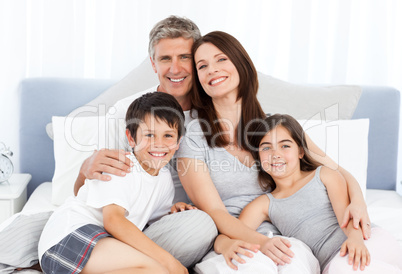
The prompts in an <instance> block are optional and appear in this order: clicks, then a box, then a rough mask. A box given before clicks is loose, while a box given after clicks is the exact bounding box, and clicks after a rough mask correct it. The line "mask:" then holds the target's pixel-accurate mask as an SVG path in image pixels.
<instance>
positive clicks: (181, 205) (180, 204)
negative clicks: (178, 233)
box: [170, 202, 197, 213]
mask: <svg viewBox="0 0 402 274" xmlns="http://www.w3.org/2000/svg"><path fill="white" fill-rule="evenodd" d="M191 209H197V208H196V207H195V206H193V205H190V204H186V203H183V202H177V203H175V204H174V205H172V207H171V208H170V213H176V212H182V211H185V210H191Z"/></svg>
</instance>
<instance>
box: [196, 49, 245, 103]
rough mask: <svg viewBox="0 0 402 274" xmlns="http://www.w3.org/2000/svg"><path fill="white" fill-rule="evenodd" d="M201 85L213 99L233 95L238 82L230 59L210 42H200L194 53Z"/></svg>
mask: <svg viewBox="0 0 402 274" xmlns="http://www.w3.org/2000/svg"><path fill="white" fill-rule="evenodd" d="M194 60H195V64H196V65H195V66H196V71H197V73H198V78H199V80H200V83H201V86H202V87H203V89H204V90H205V92H206V93H207V94H208V95H209V96H211V97H212V98H213V99H219V98H225V97H229V96H235V97H234V98H237V93H238V87H239V83H240V77H239V73H238V72H237V69H236V67H235V66H234V65H233V63H232V61H230V59H229V58H228V57H227V56H226V54H224V53H223V52H222V51H221V50H220V49H218V48H217V47H216V46H214V45H213V44H211V43H205V44H202V45H201V46H200V47H199V48H198V49H197V51H196V52H195V55H194Z"/></svg>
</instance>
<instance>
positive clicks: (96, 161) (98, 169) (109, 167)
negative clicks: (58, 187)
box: [74, 149, 132, 195]
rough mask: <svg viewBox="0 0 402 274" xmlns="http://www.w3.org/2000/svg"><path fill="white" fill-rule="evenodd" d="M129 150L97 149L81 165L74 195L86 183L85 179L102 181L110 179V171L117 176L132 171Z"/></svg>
mask: <svg viewBox="0 0 402 274" xmlns="http://www.w3.org/2000/svg"><path fill="white" fill-rule="evenodd" d="M127 154H128V152H125V151H124V150H110V149H101V150H95V151H94V153H93V154H92V155H91V156H90V157H89V158H87V159H86V160H85V161H84V162H83V164H82V165H81V169H80V172H79V174H78V177H77V179H76V181H75V184H74V195H77V193H78V190H79V189H80V188H81V187H82V186H83V185H84V182H85V179H98V180H101V181H110V179H111V177H110V176H109V175H104V174H103V173H104V172H105V173H110V174H113V175H117V176H125V175H126V172H130V167H131V166H132V162H131V160H130V159H129V158H127V157H126V155H127Z"/></svg>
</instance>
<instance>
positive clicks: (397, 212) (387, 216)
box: [15, 182, 402, 273]
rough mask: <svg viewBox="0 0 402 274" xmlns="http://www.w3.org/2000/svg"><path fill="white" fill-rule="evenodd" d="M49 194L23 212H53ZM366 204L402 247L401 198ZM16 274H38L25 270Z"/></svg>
mask: <svg viewBox="0 0 402 274" xmlns="http://www.w3.org/2000/svg"><path fill="white" fill-rule="evenodd" d="M51 194H52V185H51V183H49V182H47V183H43V184H41V185H40V186H39V187H38V188H37V189H36V190H35V191H34V192H33V193H32V195H31V197H30V198H29V200H28V201H27V203H26V205H25V206H24V208H23V211H28V212H29V211H31V210H32V211H33V212H37V211H40V210H43V211H49V210H54V209H55V208H57V206H55V205H53V204H52V203H51ZM366 202H367V206H368V212H369V215H370V219H371V222H372V223H373V224H375V225H378V226H380V227H382V228H385V229H387V230H388V231H389V232H391V233H392V234H393V235H394V236H395V238H396V239H397V240H398V242H399V244H400V246H401V247H402V197H401V196H400V195H398V194H397V193H396V192H395V191H389V190H375V189H368V190H367V192H366ZM15 273H17V272H15ZM18 273H39V272H37V271H34V270H25V271H22V272H21V271H20V272H18Z"/></svg>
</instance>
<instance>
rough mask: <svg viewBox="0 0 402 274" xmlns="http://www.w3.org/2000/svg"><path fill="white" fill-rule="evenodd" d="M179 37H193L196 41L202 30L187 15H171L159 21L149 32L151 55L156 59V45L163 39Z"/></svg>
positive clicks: (149, 50) (149, 51)
mask: <svg viewBox="0 0 402 274" xmlns="http://www.w3.org/2000/svg"><path fill="white" fill-rule="evenodd" d="M179 37H183V38H185V39H190V38H192V39H193V40H194V41H196V40H197V39H199V38H200V37H201V32H200V30H199V29H198V27H197V25H196V24H195V23H194V22H193V21H191V20H190V19H187V18H185V17H178V16H174V15H171V16H169V17H167V18H166V19H163V20H162V21H159V22H158V23H156V25H155V26H154V27H153V28H152V30H151V32H150V33H149V45H148V53H149V56H151V57H152V59H154V57H155V49H154V48H155V45H156V44H158V42H159V41H160V40H161V39H165V38H171V39H172V38H179Z"/></svg>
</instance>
